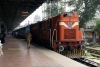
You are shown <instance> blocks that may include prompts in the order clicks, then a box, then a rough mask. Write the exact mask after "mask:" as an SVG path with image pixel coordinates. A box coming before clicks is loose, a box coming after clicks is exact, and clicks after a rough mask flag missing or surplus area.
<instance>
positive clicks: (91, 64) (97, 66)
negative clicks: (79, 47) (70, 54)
mask: <svg viewBox="0 0 100 67" xmlns="http://www.w3.org/2000/svg"><path fill="white" fill-rule="evenodd" d="M73 60H75V61H77V62H79V63H82V64H84V65H86V66H88V67H100V63H99V62H96V61H93V60H91V59H89V58H85V57H84V58H75V59H73Z"/></svg>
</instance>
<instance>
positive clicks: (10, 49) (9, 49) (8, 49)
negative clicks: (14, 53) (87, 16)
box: [8, 48, 23, 50]
mask: <svg viewBox="0 0 100 67" xmlns="http://www.w3.org/2000/svg"><path fill="white" fill-rule="evenodd" d="M8 50H23V49H22V48H8Z"/></svg>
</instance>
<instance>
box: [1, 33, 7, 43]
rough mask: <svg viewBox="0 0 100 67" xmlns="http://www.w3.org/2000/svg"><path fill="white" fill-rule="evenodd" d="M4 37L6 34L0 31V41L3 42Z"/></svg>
mask: <svg viewBox="0 0 100 67" xmlns="http://www.w3.org/2000/svg"><path fill="white" fill-rule="evenodd" d="M5 37H6V34H5V32H4V31H2V32H1V34H0V39H1V43H5Z"/></svg>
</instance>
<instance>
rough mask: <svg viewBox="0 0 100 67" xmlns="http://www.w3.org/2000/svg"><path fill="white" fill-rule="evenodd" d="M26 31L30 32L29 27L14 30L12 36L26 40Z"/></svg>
mask: <svg viewBox="0 0 100 67" xmlns="http://www.w3.org/2000/svg"><path fill="white" fill-rule="evenodd" d="M28 31H30V25H27V26H25V27H22V28H19V29H16V30H14V31H13V35H14V36H15V37H20V38H26V35H27V33H28ZM16 33H17V34H16ZM16 35H17V36H16Z"/></svg>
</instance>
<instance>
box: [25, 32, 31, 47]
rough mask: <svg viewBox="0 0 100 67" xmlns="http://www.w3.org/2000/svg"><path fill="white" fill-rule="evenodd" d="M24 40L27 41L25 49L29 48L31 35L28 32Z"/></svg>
mask: <svg viewBox="0 0 100 67" xmlns="http://www.w3.org/2000/svg"><path fill="white" fill-rule="evenodd" d="M26 40H27V48H30V42H31V40H32V35H31V33H30V31H28V33H27V37H26Z"/></svg>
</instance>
